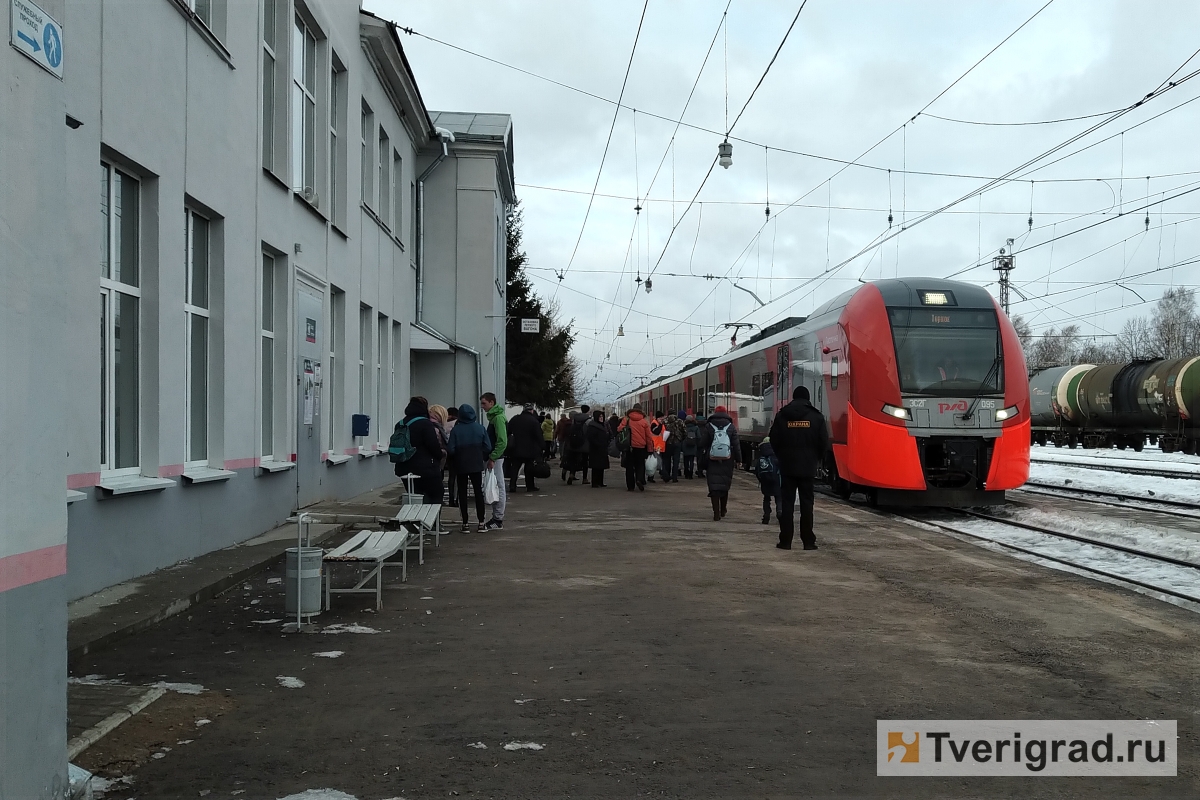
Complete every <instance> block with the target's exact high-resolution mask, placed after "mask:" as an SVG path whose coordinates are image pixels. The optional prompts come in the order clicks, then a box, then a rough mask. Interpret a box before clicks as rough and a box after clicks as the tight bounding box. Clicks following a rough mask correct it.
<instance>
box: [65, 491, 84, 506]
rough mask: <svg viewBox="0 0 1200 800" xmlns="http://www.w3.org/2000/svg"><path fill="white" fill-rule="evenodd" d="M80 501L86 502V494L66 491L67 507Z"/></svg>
mask: <svg viewBox="0 0 1200 800" xmlns="http://www.w3.org/2000/svg"><path fill="white" fill-rule="evenodd" d="M80 500H87V493H86V492H77V491H75V490H74V489H67V505H71V503H78V502H79V501H80Z"/></svg>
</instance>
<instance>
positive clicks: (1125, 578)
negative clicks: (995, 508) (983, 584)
mask: <svg viewBox="0 0 1200 800" xmlns="http://www.w3.org/2000/svg"><path fill="white" fill-rule="evenodd" d="M962 513H963V515H964V516H968V517H974V518H977V519H983V520H987V521H988V522H993V523H996V524H1000V525H1006V526H1009V527H1012V528H1017V529H1020V530H1023V531H1030V532H1033V533H1037V534H1041V535H1042V536H1045V537H1049V538H1050V539H1058V540H1069V541H1073V542H1077V543H1079V544H1084V545H1089V546H1093V547H1100V548H1104V549H1106V550H1111V551H1113V552H1117V553H1123V554H1125V555H1127V556H1131V557H1132V558H1135V559H1140V560H1141V561H1142V562H1143V565H1145V564H1150V565H1155V566H1159V565H1170V566H1172V567H1179V568H1183V569H1186V570H1189V571H1191V572H1194V573H1195V577H1196V580H1197V581H1198V582H1200V563H1196V562H1193V561H1188V560H1186V559H1179V558H1173V557H1172V556H1166V555H1162V554H1160V553H1151V552H1148V551H1145V550H1139V549H1137V548H1135V547H1126V546H1125V545H1120V544H1116V543H1114V542H1106V541H1103V540H1101V539H1093V538H1091V537H1088V536H1079V535H1077V534H1073V533H1066V532H1064V531H1056V530H1053V529H1051V528H1044V527H1041V526H1039V525H1031V524H1029V523H1025V522H1018V521H1016V520H1009V519H1003V518H1001V517H996V516H992V515H991V514H985V513H981V512H978V511H963V512H962ZM891 514H892V516H896V517H900V518H901V519H906V520H909V521H911V522H916V523H919V524H922V525H929V526H932V527H934V528H938V529H941V530H944V531H947V532H949V533H954V534H957V535H959V536H966V537H968V538H971V539H977V540H979V541H984V542H988V543H990V544H994V545H997V546H999V547H1002V548H1004V549H1006V550H1012V551H1014V552H1018V553H1023V554H1025V555H1029V556H1033V557H1035V558H1040V559H1044V560H1046V561H1053V562H1055V563H1058V564H1062V565H1064V566H1068V567H1071V568H1073V569H1078V570H1082V571H1084V572H1087V573H1091V574H1093V575H1099V576H1103V577H1105V578H1109V579H1111V580H1115V581H1121V582H1123V583H1126V584H1130V585H1132V586H1137V587H1140V588H1142V589H1146V590H1149V591H1151V592H1157V593H1159V594H1164V595H1168V596H1170V597H1174V598H1177V599H1180V600H1187V601H1189V602H1193V603H1200V592H1184V591H1179V590H1178V589H1175V588H1172V587H1169V586H1162V585H1159V584H1155V583H1151V582H1148V581H1144V580H1141V579H1139V578H1134V577H1131V576H1129V575H1123V574H1120V573H1118V572H1113V571H1111V570H1108V569H1102V568H1100V567H1097V566H1095V565H1094V564H1089V563H1087V559H1078V560H1076V559H1070V558H1064V557H1062V556H1060V555H1055V554H1051V553H1047V552H1046V551H1045V550H1039V549H1037V548H1036V546H1026V545H1024V544H1015V543H1012V542H1006V541H1004V540H1002V539H997V538H995V537H992V536H986V535H984V534H982V533H978V532H975V531H970V530H964V529H963V528H961V527H958V526H955V525H950V524H947V523H945V522H942V521H938V520H930V519H923V518H921V517H919V516H912V515H909V514H905V513H899V512H891ZM1135 563H1136V562H1135Z"/></svg>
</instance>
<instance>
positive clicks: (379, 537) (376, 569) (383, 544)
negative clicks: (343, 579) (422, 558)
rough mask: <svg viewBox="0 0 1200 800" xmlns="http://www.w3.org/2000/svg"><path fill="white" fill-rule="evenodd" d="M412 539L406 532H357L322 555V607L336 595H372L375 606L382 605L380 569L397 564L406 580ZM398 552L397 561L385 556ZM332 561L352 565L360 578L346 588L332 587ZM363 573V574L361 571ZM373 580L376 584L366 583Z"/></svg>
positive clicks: (381, 576) (381, 575)
mask: <svg viewBox="0 0 1200 800" xmlns="http://www.w3.org/2000/svg"><path fill="white" fill-rule="evenodd" d="M412 538H413V535H412V533H410V532H409V531H360V532H359V533H356V534H354V536H352V537H350V539H348V540H347V541H346V542H345V544H342V545H341V546H340V547H337V548H334V549H333V550H331V551H330V552H328V553H326V554H325V557H324V563H325V564H326V567H327V568H326V570H325V608H326V609H328V608H329V607H330V605H329V601H330V596H331V595H335V594H374V595H375V608H377V609H379V608H383V568H384V567H385V566H388V567H395V566H399V567H400V568H401V570H402V572H401V575H402V578H403V580H405V581H407V580H408V551H409V550H410V549H411V547H410V542H411V540H412ZM396 553H400V554H401V560H400V563H399V564H396V563H394V562H393V563H388V559H389V558H392V557H393V556H395V555H396ZM334 564H354V565H356V566H357V567H358V568H359V580H358V583H356V584H354V586H353V587H351V588H349V589H334V588H333V575H332V574H331V570H330V569H329V568H328V567H331V566H332V565H334ZM364 569H365V570H366V574H363V570H364ZM372 579H374V581H375V587H374V588H371V587H369V586H367V584H368V583H370V582H371V580H372Z"/></svg>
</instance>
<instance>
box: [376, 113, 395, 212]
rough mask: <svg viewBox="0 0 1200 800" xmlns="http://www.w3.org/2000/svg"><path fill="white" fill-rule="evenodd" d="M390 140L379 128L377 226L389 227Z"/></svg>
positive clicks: (381, 128) (390, 208) (390, 202)
mask: <svg viewBox="0 0 1200 800" xmlns="http://www.w3.org/2000/svg"><path fill="white" fill-rule="evenodd" d="M391 156H392V140H391V139H390V138H389V137H388V135H387V131H385V130H384V129H383V126H382V125H380V126H379V165H378V169H379V179H378V183H379V215H378V217H379V224H381V225H383V227H384V228H390V227H391V222H390V218H391V213H392V158H391Z"/></svg>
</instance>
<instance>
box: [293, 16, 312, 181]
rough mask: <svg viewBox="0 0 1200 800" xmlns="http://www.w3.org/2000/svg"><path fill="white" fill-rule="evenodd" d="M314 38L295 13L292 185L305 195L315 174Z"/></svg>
mask: <svg viewBox="0 0 1200 800" xmlns="http://www.w3.org/2000/svg"><path fill="white" fill-rule="evenodd" d="M316 89H317V37H315V36H314V35H313V33H312V31H311V30H309V28H308V25H306V24H305V22H304V20H302V19H301V18H300V17H299V16H297V17H296V25H295V28H294V30H293V31H292V185H293V186H294V187H295V189H296V191H297V192H300V193H301V194H309V193H310V192H311V191H312V190H313V186H314V183H315V181H314V177H315V175H316V137H315V134H316V127H317V100H316V96H317V95H316Z"/></svg>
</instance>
